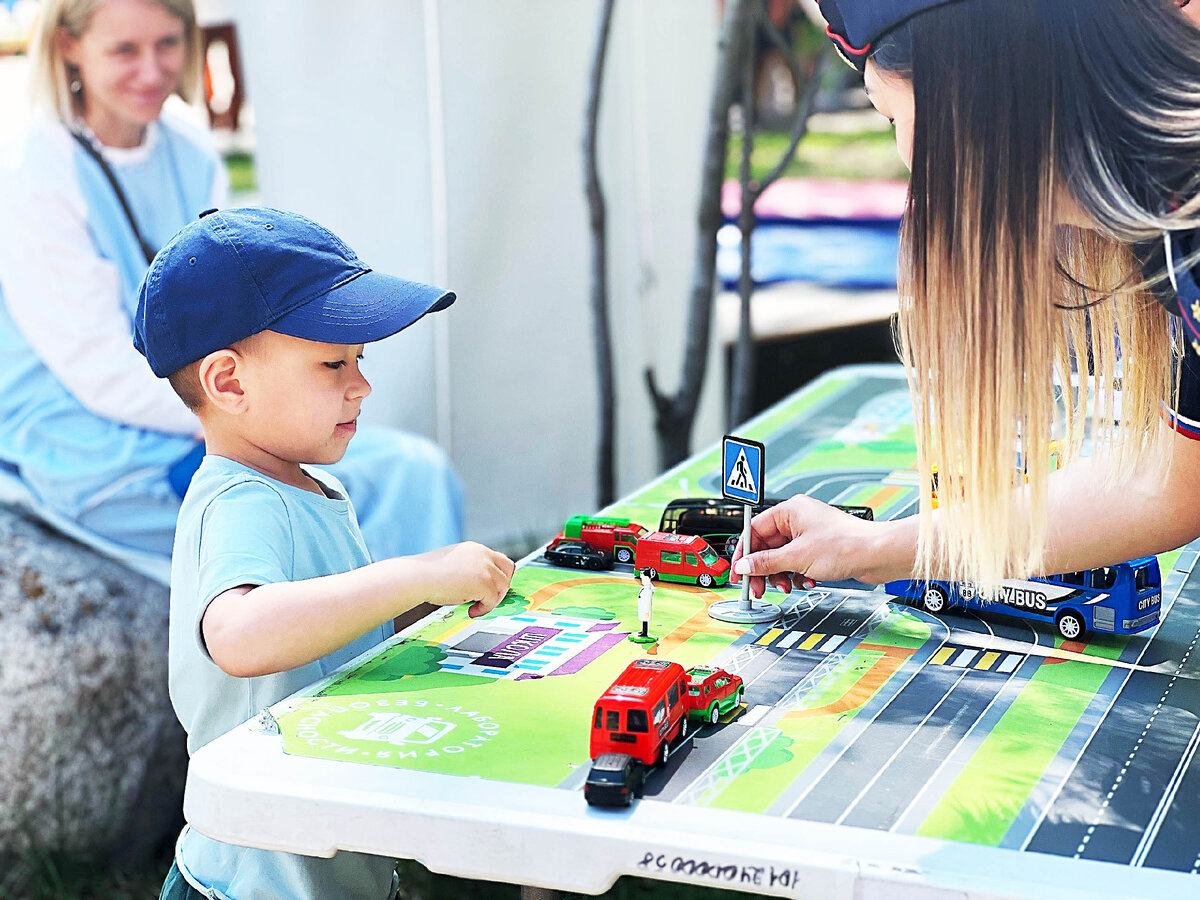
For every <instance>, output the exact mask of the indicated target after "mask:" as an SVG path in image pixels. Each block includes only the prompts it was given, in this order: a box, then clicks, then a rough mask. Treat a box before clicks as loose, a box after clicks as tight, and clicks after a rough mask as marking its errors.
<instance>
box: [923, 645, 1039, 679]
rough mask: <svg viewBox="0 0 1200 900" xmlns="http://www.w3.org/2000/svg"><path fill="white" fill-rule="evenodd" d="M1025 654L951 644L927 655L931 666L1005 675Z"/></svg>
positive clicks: (1019, 662) (1017, 664)
mask: <svg viewBox="0 0 1200 900" xmlns="http://www.w3.org/2000/svg"><path fill="white" fill-rule="evenodd" d="M1023 659H1025V656H1024V655H1023V654H1021V653H1004V652H1003V651H997V650H988V651H983V650H979V649H975V648H972V647H955V646H953V645H950V646H943V647H940V648H938V651H937V652H936V653H934V654H933V656H931V657H929V665H931V666H949V667H950V668H952V669H967V668H970V669H975V670H976V671H979V672H999V673H1001V674H1004V675H1007V674H1008V673H1010V672H1012V671H1013V670H1014V669H1016V668H1017V666H1019V665H1020V664H1021V660H1023Z"/></svg>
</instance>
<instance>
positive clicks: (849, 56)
mask: <svg viewBox="0 0 1200 900" xmlns="http://www.w3.org/2000/svg"><path fill="white" fill-rule="evenodd" d="M818 2H819V3H820V6H821V15H822V16H824V17H825V21H826V23H827V24H828V27H827V28H826V29H825V31H826V33H827V34H828V35H829V37H830V38H831V39H832V40H833V43H834V46H836V47H837V49H838V52H839V53H841V55H842V58H843V59H845V60H846V62H848V63H850V65H852V66H854V68H856V69H858V70H859V71H860V72H861V71H862V70H863V69H865V68H866V67H867V59H868V58H869V57H870V55H871V51H872V49H873V46H872V45H873V44H874V43H875V41H877V40H879V38H881V37H882V36H883V35H885V34H887V33H888V32H889V31H891V30H892V29H893V28H895V27H896V26H897V25H900V24H901V23H903V22H905V21H907V20H908V19H911V18H912V17H913V16H915V15H916V14H917V13H920V12H924V11H925V10H927V9H932V8H933V7H935V6H944V5H946V4H947V3H958V2H961V0H818Z"/></svg>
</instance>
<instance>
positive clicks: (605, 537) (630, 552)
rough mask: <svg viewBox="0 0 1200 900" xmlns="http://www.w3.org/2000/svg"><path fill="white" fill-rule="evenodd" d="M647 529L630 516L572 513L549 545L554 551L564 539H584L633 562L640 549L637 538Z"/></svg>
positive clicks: (550, 549)
mask: <svg viewBox="0 0 1200 900" xmlns="http://www.w3.org/2000/svg"><path fill="white" fill-rule="evenodd" d="M645 533H646V529H645V527H643V526H641V525H639V524H638V523H637V522H631V521H629V519H610V518H601V517H599V516H572V517H571V518H569V519H567V521H566V522H565V523H563V529H562V531H560V532H559V533H558V536H557V537H555V538H554V540H552V541H551V542H550V545H549V546H548V547H547V548H546V549H547V550H548V551H552V550H554V549H555V547H557V546H558V544H560V543H561V542H563V541H583V542H584V543H585V544H587V545H588V546H590V547H594V548H595V549H597V550H600V551H603V552H604V553H607V554H608V555H609V557H610V558H612V559H615V560H616V561H617V562H619V563H630V562H633V557H634V554H635V553H636V552H637V543H638V539H639V538H641V536H642V535H644V534H645Z"/></svg>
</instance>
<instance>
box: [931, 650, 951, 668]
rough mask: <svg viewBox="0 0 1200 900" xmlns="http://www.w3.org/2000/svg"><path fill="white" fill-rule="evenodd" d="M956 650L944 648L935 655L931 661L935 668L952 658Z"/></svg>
mask: <svg viewBox="0 0 1200 900" xmlns="http://www.w3.org/2000/svg"><path fill="white" fill-rule="evenodd" d="M954 649H955V648H954V647H943V648H942V649H940V650H939V651H938V652H937V653H935V654H933V656H932V657H931V658H930V660H929V661H930V662H931V663H933V664H934V665H935V666H940V665H941V664H942V663H944V662H945V661H946V660H948V659H949V658H950V656H951V655H952V654H953V653H954Z"/></svg>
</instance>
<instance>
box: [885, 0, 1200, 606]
mask: <svg viewBox="0 0 1200 900" xmlns="http://www.w3.org/2000/svg"><path fill="white" fill-rule="evenodd" d="M873 59H874V62H875V64H876V65H877V66H879V67H880V68H881V69H883V70H885V71H887V72H890V73H892V74H895V75H900V76H903V77H904V78H906V79H908V80H910V81H911V83H912V86H913V93H914V98H915V102H916V120H915V126H914V146H913V160H912V182H911V188H910V194H909V201H908V209H907V212H906V216H905V223H904V226H903V233H902V251H901V278H900V282H901V285H900V286H901V291H900V293H901V306H900V317H899V321H898V329H897V333H898V342H899V345H900V351H901V356H902V359H903V360H904V361H905V363H906V365H907V369H908V373H909V382H910V386H911V389H912V394H913V408H914V416H915V423H916V441H917V448H918V454H917V457H918V462H917V465H918V467H919V471H920V472H921V473H924V475H925V476H926V477H928V475H929V473H930V471H931V467H932V466H936V467H937V472H938V476H937V477H938V500H939V503H938V506H939V517H940V522H939V523H938V525H937V528H936V529H935V528H934V522H933V517H932V515H931V512H932V510H931V505H932V504H931V502H930V498H929V492H928V490H923V491H922V500H921V526H920V540H919V547H918V565H917V569H918V574H919V575H921V576H924V577H932V576H934V575H937V576H939V577H949V578H953V579H956V580H969V581H976V582H979V583H980V584H982V585H984V586H985V588H986V587H987V586H994V585H996V584H998V582H999V581H1000V580H1001V579H1002V578H1005V577H1011V576H1019V575H1033V574H1047V573H1045V572H1044V571H1043V555H1044V549H1045V546H1046V541H1047V536H1048V530H1049V529H1050V528H1052V527H1053V524H1054V523H1053V522H1050V521H1048V516H1047V494H1048V492H1047V484H1048V481H1047V479H1048V476H1049V474H1050V470H1051V456H1052V453H1051V441H1052V440H1055V439H1057V441H1058V444H1059V448H1060V450H1061V453H1062V456H1063V458H1064V460H1065V461H1066V462H1068V463H1069V461H1070V460H1071V458H1072V457H1074V456H1077V455H1078V454H1079V452H1080V449H1081V445H1082V443H1083V441H1084V439H1085V435H1086V436H1088V437H1090V439H1091V440H1092V442H1093V450H1092V452H1093V453H1111V454H1113V456H1114V457H1115V461H1116V465H1115V466H1113V467H1112V469H1111V471H1113V472H1114V473H1115V475H1114V477H1117V478H1120V477H1127V476H1128V475H1129V474H1131V473H1132V472H1133V471H1134V470H1135V468H1137V467H1139V466H1160V467H1161V466H1165V465H1166V464H1167V459H1168V456H1167V453H1168V447H1169V442H1168V441H1167V440H1166V434H1167V432H1166V430H1165V429H1164V428H1162V427H1161V425H1160V416H1161V411H1162V408H1163V405H1164V404H1167V403H1171V402H1172V401H1173V393H1174V382H1175V377H1176V371H1177V366H1178V359H1179V357H1178V352H1177V350H1176V348H1175V346H1174V345H1173V334H1172V325H1171V317H1170V315H1169V314H1168V313H1167V311H1166V310H1165V309H1164V307H1163V306H1162V305H1160V304H1159V303H1158V302H1157V301H1156V299H1155V298H1154V297H1153V295H1152V294H1151V293H1150V291H1149V288H1150V287H1151V284H1150V281H1149V280H1148V276H1147V275H1146V274H1145V273H1144V269H1143V264H1142V263H1143V260H1144V259H1145V254H1144V252H1143V250H1144V246H1143V244H1142V242H1147V245H1151V246H1152V245H1153V244H1152V242H1153V241H1155V240H1157V241H1158V243H1159V244H1160V245H1161V243H1162V231H1163V230H1164V229H1177V228H1194V227H1200V191H1198V190H1197V188H1198V186H1200V181H1198V179H1200V32H1196V31H1194V30H1193V29H1192V28H1191V27H1189V26H1188V25H1187V24H1186V23H1185V22H1184V20H1183V18H1182V17H1181V16H1180V15H1179V14H1178V12H1177V11H1175V9H1174V8H1173V5H1172V3H1171V0H1159V2H1147V0H971V2H963V3H954V4H949V5H944V6H940V7H937V8H935V9H933V10H930V11H928V12H924V13H921V14H919V15H918V16H915V17H914V18H912V19H910V20H909V21H908V22H907V23H906V24H904V25H902V26H901V27H900V28H898V29H897V30H895V31H894V32H891V33H889V34H888V35H887V36H885V38H884V39H883V40H882V41H881V42H880V43H879V45H878V49H877V51H876V53H875V55H874V57H873ZM1068 205H1074V206H1076V207H1078V209H1079V210H1080V211H1082V213H1083V214H1084V215H1086V216H1087V217H1088V219H1089V220H1090V221H1091V222H1094V223H1095V226H1096V227H1094V228H1087V229H1084V228H1079V227H1067V226H1062V225H1059V224H1057V219H1058V216H1059V215H1060V214H1061V213H1062V211H1063V208H1064V206H1068ZM1188 352H1190V350H1188ZM1018 460H1019V461H1020V462H1018ZM1113 514H1114V515H1120V511H1119V510H1114V511H1113ZM1112 562H1114V563H1115V562H1120V560H1112Z"/></svg>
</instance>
